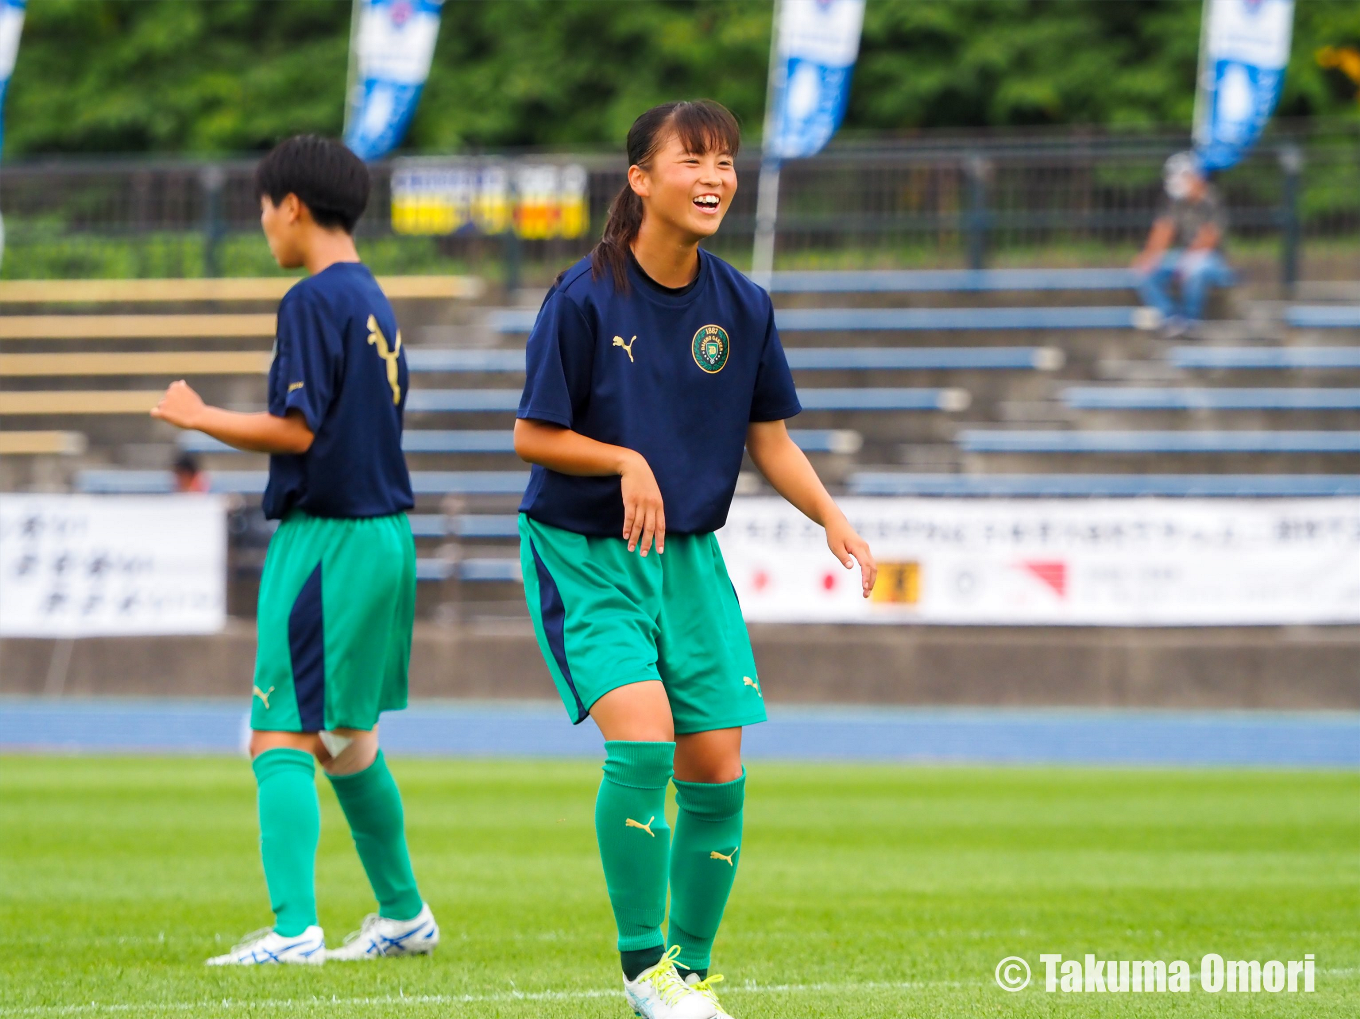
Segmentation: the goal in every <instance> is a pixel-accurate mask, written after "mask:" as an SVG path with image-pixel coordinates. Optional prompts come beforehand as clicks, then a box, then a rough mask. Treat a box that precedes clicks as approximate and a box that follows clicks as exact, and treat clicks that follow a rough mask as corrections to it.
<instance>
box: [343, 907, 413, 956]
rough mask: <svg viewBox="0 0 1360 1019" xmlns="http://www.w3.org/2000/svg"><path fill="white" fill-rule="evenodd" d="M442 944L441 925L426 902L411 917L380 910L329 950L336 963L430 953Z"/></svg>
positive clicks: (366, 918) (369, 915) (370, 914)
mask: <svg viewBox="0 0 1360 1019" xmlns="http://www.w3.org/2000/svg"><path fill="white" fill-rule="evenodd" d="M437 944H439V924H437V923H435V922H434V914H433V913H432V912H430V904H429V903H428V902H427V903H423V904H422V905H421V907H420V912H419V913H418V914H416V916H415V918H414V919H412V920H389V919H387V918H386V917H382V916H379V915H378V914H377V913H369V914H368V916H366V917H364V923H363V926H362V927H360V928H359V929H358V930H357V931H355V932H354V933H353V934H351V935H350V936H349V937H347V938H345V943H344V944H343V945H341V946H340V947H339V948H333V949H331V950H330V951H329V952H327V953H326V958H328V959H332V960H334V961H336V962H354V961H355V960H358V959H381V958H383V957H385V956H389V955H428V954H429V953H431V952H433V951H434V949H435V946H436V945H437Z"/></svg>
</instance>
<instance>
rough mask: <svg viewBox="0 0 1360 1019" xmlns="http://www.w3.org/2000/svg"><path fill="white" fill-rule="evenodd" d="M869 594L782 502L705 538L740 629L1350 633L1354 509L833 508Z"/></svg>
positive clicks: (1278, 505) (1231, 504) (1216, 504)
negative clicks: (831, 625)
mask: <svg viewBox="0 0 1360 1019" xmlns="http://www.w3.org/2000/svg"><path fill="white" fill-rule="evenodd" d="M841 505H842V508H843V509H844V510H845V512H846V514H847V515H848V516H849V517H850V521H851V523H852V524H853V525H854V526H855V527H856V529H857V530H858V531H859V532H860V534H861V535H863V536H864V538H865V539H866V540H867V541H868V542H869V543H870V546H871V547H872V548H873V550H874V555H875V558H876V559H877V560H878V562H879V577H878V583H877V584H876V585H875V587H874V589H873V592H872V593H871V596H870V598H869V599H867V600H866V599H864V598H862V597H861V591H860V580H859V572H858V571H857V570H855V571H851V570H846V569H844V568H843V567H842V566H840V565H838V564H837V563H836V561H835V559H834V558H833V557H832V556H831V554H830V553H829V552H828V551H827V549H826V539H825V535H824V534H823V532H822V529H821V528H820V527H818V526H817V525H815V524H813V523H812V522H811V521H809V520H807V519H806V518H805V517H803V516H802V514H800V513H799V512H798V511H797V510H796V509H794V508H793V507H792V506H789V505H788V504H787V503H785V502H783V500H779V499H765V498H743V499H738V500H736V501H735V502H734V503H733V505H732V510H731V512H730V514H729V515H728V522H727V525H726V526H725V527H724V528H723V529H722V530H721V531H719V532H718V540H719V542H720V543H721V545H722V550H723V556H724V558H725V559H726V561H727V568H728V572H729V574H730V575H731V577H732V581H733V584H734V585H735V586H736V589H737V594H738V597H739V598H740V601H741V607H742V612H743V614H744V615H745V617H746V618H747V619H748V620H752V621H770V622H861V623H903V622H921V623H945V624H1036V625H1104V626H1144V625H1147V626H1215V625H1271V624H1305V623H1318V624H1325V623H1355V622H1360V565H1357V564H1360V499H1289V500H1284V499H1282V500H1271V499H1254V500H1233V499H1092V500H1078V499H1055V500H1038V499H1037V500H984V499H912V498H902V499H892V498H880V499H870V498H861V499H846V500H844V501H843V502H842V503H841Z"/></svg>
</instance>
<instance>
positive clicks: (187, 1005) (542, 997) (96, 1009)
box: [0, 980, 984, 1017]
mask: <svg viewBox="0 0 1360 1019" xmlns="http://www.w3.org/2000/svg"><path fill="white" fill-rule="evenodd" d="M983 983H984V981H977V982H976V985H977V986H981V985H982V984H983ZM965 986H969V984H965V983H964V982H961V981H957V980H911V981H865V982H861V983H853V982H852V983H834V984H754V983H748V984H733V985H731V986H730V987H729V988H728V989H727V990H726V991H724V993H726V994H799V993H806V992H819V991H910V990H920V989H922V988H926V987H965ZM622 993H623V992H621V991H618V990H608V991H603V990H591V991H503V992H501V993H499V994H400V995H386V996H384V997H368V998H337V997H330V998H323V997H319V996H318V997H312V998H221V999H217V1000H207V999H204V1000H200V1001H144V1002H137V1003H135V1004H132V1003H103V1002H97V1001H92V1002H89V1003H87V1004H84V1005H34V1006H31V1007H27V1008H0V1016H16V1017H17V1016H60V1015H83V1014H87V1013H88V1014H93V1015H103V1014H106V1013H107V1014H119V1013H125V1012H138V1013H156V1012H199V1011H218V1012H229V1011H233V1010H237V1009H248V1010H252V1011H254V1010H259V1009H271V1008H273V1009H280V1008H297V1007H300V1006H302V1007H305V1006H311V1005H361V1006H362V1005H404V1006H414V1007H423V1006H427V1005H477V1004H494V1003H498V1002H499V1003H510V1002H515V1001H580V1000H585V999H588V998H617V997H622Z"/></svg>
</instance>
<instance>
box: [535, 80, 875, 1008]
mask: <svg viewBox="0 0 1360 1019" xmlns="http://www.w3.org/2000/svg"><path fill="white" fill-rule="evenodd" d="M739 141H740V137H739V133H738V128H737V124H736V121H735V120H734V119H733V117H732V115H731V114H730V113H729V112H728V111H727V110H726V109H724V108H723V107H722V106H719V105H718V104H717V103H713V102H708V101H701V102H692V103H691V102H684V103H667V104H666V105H664V106H658V107H656V108H655V109H651V110H648V111H647V112H646V113H644V114H643V115H642V116H641V117H639V118H638V119H637V120H636V121H635V122H634V124H633V127H632V129H631V130H630V131H629V132H628V162H629V163H630V166H629V167H628V184H627V186H625V187H624V189H623V190H622V191H621V192H620V193H619V196H618V197H617V198H616V199H615V200H614V204H613V206H612V207H611V208H610V211H609V220H608V222H607V223H606V224H605V228H604V237H603V239H602V240H601V241H600V243H599V244H598V245H597V246H596V247H595V250H594V251H592V252H591V254H590V256H589V257H588V258H585V259H582V260H581V261H580V262H578V263H577V264H576V265H574V266H572V267H571V268H569V269H567V270H566V271H565V272H564V273H562V275H561V276H559V277H558V278H557V282H556V284H555V285H554V286H553V288H552V289H551V290H550V291H549V292H548V296H547V299H546V300H545V301H544V302H543V307H542V309H541V310H540V311H539V314H538V320H537V322H536V323H535V324H534V329H533V332H532V333H531V335H530V337H529V343H528V380H527V382H526V383H525V387H524V395H523V398H522V399H521V400H520V405H519V412H518V417H519V420H518V421H516V423H515V450H516V452H518V453H519V455H520V456H521V457H523V458H524V459H525V460H527V461H529V462H530V463H532V464H533V465H534V467H533V470H532V472H531V474H530V478H529V487H528V490H527V491H526V492H525V494H524V500H523V502H522V503H521V504H520V511H521V513H520V539H521V542H520V560H521V563H522V565H523V570H524V588H525V597H526V599H527V600H528V603H529V611H530V614H531V615H532V616H533V620H534V631H535V634H536V635H537V637H538V642H539V647H540V648H541V650H542V652H543V657H544V659H545V661H546V662H547V664H548V669H549V671H550V672H551V673H552V677H553V680H554V682H555V684H556V686H557V689H558V692H559V693H560V694H561V696H562V702H563V704H565V705H566V708H567V712H568V714H569V715H570V716H571V719H572V721H573V722H581V721H584V720H585V718H586V717H587V715H589V716H590V717H591V718H593V719H594V720H595V722H596V724H597V725H598V726H599V728H600V731H601V732H602V733H603V734H604V738H605V764H604V781H603V782H602V783H601V785H600V792H599V797H598V799H597V800H596V803H595V831H596V835H597V837H598V839H599V844H600V858H601V860H602V862H603V864H604V874H605V884H606V885H607V886H608V889H609V899H610V903H611V904H612V906H613V909H614V918H615V920H616V921H617V924H618V934H619V939H618V946H619V953H620V956H621V961H622V964H623V986H624V993H625V995H626V996H627V999H628V1002H629V1004H630V1005H632V1006H633V1009H634V1011H636V1012H637V1013H638V1014H639V1015H642V1016H646V1017H648V1019H712V1017H714V1016H719V1017H722V1016H726V1015H727V1013H726V1012H724V1011H722V1008H721V1006H720V1005H719V1003H718V999H717V995H716V994H715V993H714V990H713V984H714V983H716V982H717V980H718V979H719V977H717V976H709V975H708V967H709V956H710V952H711V949H712V946H713V939H714V937H715V936H716V934H717V932H718V924H719V922H720V921H721V920H722V914H723V909H724V907H725V906H726V904H727V897H728V893H729V892H730V891H731V889H732V881H733V878H734V877H735V876H736V872H737V867H738V866H739V864H740V863H741V860H742V856H741V831H742V803H743V799H744V787H745V781H746V772H745V769H744V768H743V767H742V763H741V727H742V726H744V725H751V724H753V723H755V722H761V721H764V719H765V705H764V702H763V699H762V693H761V687H760V679H759V676H758V675H757V672H756V665H755V661H754V659H753V657H752V654H751V644H750V640H749V639H748V637H747V634H746V627H745V624H744V623H743V621H742V617H741V610H740V608H739V606H738V605H737V597H736V592H735V591H734V590H733V587H732V582H731V581H730V580H729V579H728V576H727V571H726V568H725V567H724V565H723V559H722V554H721V552H720V551H719V549H718V542H717V539H716V538H715V537H714V533H713V532H714V531H716V530H717V529H718V528H720V527H721V526H722V525H723V523H724V522H725V520H726V518H727V511H728V508H729V506H730V505H731V502H732V494H733V492H734V491H735V489H736V483H737V473H738V471H739V470H740V468H741V460H742V448H743V446H744V447H745V448H746V449H747V450H748V451H749V452H750V454H751V459H752V460H753V461H754V462H755V465H756V466H757V467H758V468H759V469H760V471H761V473H762V474H764V475H765V477H766V478H767V479H768V480H769V481H770V483H771V484H772V485H773V486H774V487H775V489H777V490H778V491H779V493H780V494H781V495H783V496H784V497H785V498H786V499H788V500H789V501H790V502H791V503H793V505H795V506H797V507H798V508H799V509H800V510H802V511H803V512H804V513H805V514H807V516H808V517H810V518H811V519H812V520H815V521H816V522H817V523H819V524H821V525H822V526H824V527H825V528H826V540H827V545H828V546H829V547H830V549H831V551H832V552H833V553H834V554H835V555H836V557H837V558H838V559H839V560H840V561H841V562H842V563H843V564H844V565H845V567H846V568H847V569H849V568H852V567H853V565H854V562H855V560H858V562H859V566H860V570H861V574H862V580H863V589H864V594H865V596H866V597H867V596H868V593H869V591H870V589H871V588H872V587H873V583H874V576H875V573H876V567H875V565H874V560H873V557H872V556H871V555H870V553H869V547H868V545H867V544H865V542H864V540H863V539H861V538H860V536H859V535H858V534H856V533H855V531H854V529H853V528H852V527H851V526H850V524H849V523H848V522H847V521H846V519H845V516H844V515H843V514H842V513H841V512H840V510H839V509H837V508H836V505H835V503H834V502H832V500H831V497H830V496H829V495H828V494H827V492H826V489H825V488H823V487H822V484H821V482H820V481H819V480H818V478H817V475H816V473H815V472H814V471H813V469H812V465H811V464H809V463H808V460H807V457H806V456H804V455H803V452H802V451H801V450H800V449H799V448H798V447H797V446H796V445H795V444H794V442H793V440H792V439H790V438H789V434H788V431H787V430H786V428H785V426H784V419H785V418H788V417H792V416H793V415H794V414H797V413H798V411H799V409H800V408H799V404H798V398H797V395H796V394H795V392H794V387H793V378H792V376H791V375H790V374H789V367H788V364H787V362H786V361H785V359H784V351H783V348H782V347H781V346H780V343H779V335H778V333H777V332H776V331H775V327H774V311H773V308H772V306H771V304H770V298H769V295H768V294H766V293H765V291H764V290H762V289H760V288H759V287H757V286H756V285H755V284H753V283H751V282H750V281H749V280H748V279H746V277H745V276H743V275H742V274H741V273H739V272H737V271H736V270H735V269H733V268H732V267H731V266H730V265H728V264H727V263H726V262H724V261H722V260H721V259H719V258H716V257H714V256H713V255H710V254H708V253H707V252H705V251H702V250H701V249H700V248H699V243H700V241H702V240H703V239H704V238H706V237H710V236H712V235H713V233H714V232H715V231H716V230H717V229H718V225H719V224H720V223H721V222H722V219H723V215H724V214H725V213H726V212H727V209H728V207H729V206H730V205H731V202H732V196H733V194H734V193H735V192H736V189H737V178H736V173H735V171H734V169H733V157H734V156H735V155H736V152H737V146H738V144H739ZM653 547H654V548H655V555H650V554H649V553H650V552H651V550H652V548H653ZM672 778H674V781H675V788H676V795H675V798H676V804H677V807H678V817H677V820H676V824H675V833H674V837H673V838H672V835H671V831H670V829H669V827H668V826H667V823H666V811H665V799H666V786H667V784H668V783H669V782H670V781H671V780H672ZM668 886H669V890H670V926H669V928H668V931H667V933H668V939H665V940H663V938H662V936H661V922H662V919H663V917H664V915H665V912H666V892H667V887H668ZM667 941H668V942H669V949H668V948H667ZM677 966H678V967H680V969H683V970H684V971H685V972H684V976H683V977H682V976H681V975H680V974H679V973H678V972H677V969H676V967H677Z"/></svg>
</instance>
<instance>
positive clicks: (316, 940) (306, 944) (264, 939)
mask: <svg viewBox="0 0 1360 1019" xmlns="http://www.w3.org/2000/svg"><path fill="white" fill-rule="evenodd" d="M325 961H326V935H325V934H324V933H323V932H322V930H321V928H320V927H318V926H316V924H313V925H312V926H310V927H308V928H307V929H306V930H305V931H303V932H302V933H301V934H299V935H297V936H296V937H292V938H285V937H284V936H283V935H282V934H280V933H278V932H277V931H275V930H274V929H273V928H265V929H264V930H260V931H256V932H255V933H254V934H247V935H246V936H245V938H244V939H242V940H241V942H240V943H239V944H237V946H236V947H235V948H233V949H232V950H231V951H230V952H228V953H227V954H226V955H215V956H213V957H212V958H211V959H209V960H208V965H209V966H261V965H267V964H269V963H275V962H301V963H310V964H312V965H318V964H320V963H323V962H325Z"/></svg>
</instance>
